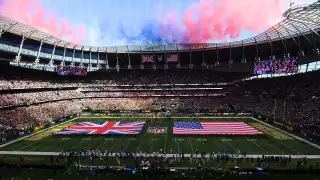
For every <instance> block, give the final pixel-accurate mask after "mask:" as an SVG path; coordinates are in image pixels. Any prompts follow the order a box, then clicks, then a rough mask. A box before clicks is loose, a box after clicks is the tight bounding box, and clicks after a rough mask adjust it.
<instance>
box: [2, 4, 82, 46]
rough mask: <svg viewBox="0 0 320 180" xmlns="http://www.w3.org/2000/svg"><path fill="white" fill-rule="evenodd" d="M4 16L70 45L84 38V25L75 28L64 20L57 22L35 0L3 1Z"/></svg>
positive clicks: (52, 15)
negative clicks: (66, 41) (68, 42)
mask: <svg viewBox="0 0 320 180" xmlns="http://www.w3.org/2000/svg"><path fill="white" fill-rule="evenodd" d="M0 12H1V14H3V15H4V16H6V17H8V18H11V19H14V20H16V21H19V22H22V23H24V24H27V25H29V26H31V27H34V28H37V29H40V30H42V31H44V32H47V33H49V34H50V35H53V36H54V37H57V38H63V39H68V40H69V41H70V42H72V43H81V42H82V41H83V40H84V37H85V28H84V25H82V24H80V25H78V27H77V33H76V32H75V30H74V29H75V28H73V26H72V25H71V24H70V23H69V22H68V21H67V20H66V19H62V20H60V21H59V20H58V19H57V18H56V16H55V14H54V13H53V12H48V9H46V8H45V7H44V6H43V4H41V3H40V2H39V1H37V0H4V1H3V4H2V6H1V7H0Z"/></svg>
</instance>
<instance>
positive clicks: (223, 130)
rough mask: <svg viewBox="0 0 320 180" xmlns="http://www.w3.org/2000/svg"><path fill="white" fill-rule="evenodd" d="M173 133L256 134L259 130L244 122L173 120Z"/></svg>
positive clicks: (259, 132)
mask: <svg viewBox="0 0 320 180" xmlns="http://www.w3.org/2000/svg"><path fill="white" fill-rule="evenodd" d="M173 134H222V135H223V134H228V135H257V134H263V133H262V132H261V131H259V130H257V129H255V128H253V127H251V126H249V125H248V124H246V123H244V122H199V121H198V122H194V121H193V122H192V121H189V122H187V121H186V122H175V123H174V125H173Z"/></svg>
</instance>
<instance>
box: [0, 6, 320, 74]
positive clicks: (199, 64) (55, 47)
mask: <svg viewBox="0 0 320 180" xmlns="http://www.w3.org/2000/svg"><path fill="white" fill-rule="evenodd" d="M283 16H284V18H283V20H282V21H281V22H279V23H278V24H276V25H274V26H273V27H271V28H269V29H268V30H266V31H265V32H263V33H261V34H259V35H257V36H255V37H252V38H249V39H245V40H241V41H235V42H227V43H212V44H151V45H128V46H105V47H97V46H84V45H80V44H72V43H70V42H67V41H64V40H61V39H58V38H56V37H53V36H51V35H50V34H46V33H45V32H43V31H41V30H39V29H35V28H31V27H29V26H27V25H25V24H22V23H19V22H16V21H14V20H12V19H9V18H7V17H4V16H1V17H0V23H1V26H0V30H1V31H0V34H1V38H0V51H2V52H5V54H6V55H5V58H4V59H5V60H9V61H11V64H12V65H17V66H23V67H29V68H34V69H41V70H47V71H56V70H57V66H71V67H72V66H75V67H79V66H80V67H84V68H86V69H87V71H97V70H101V69H107V70H108V69H110V70H112V69H114V70H118V71H119V70H122V69H136V68H137V69H154V70H155V69H171V68H190V69H192V68H205V69H216V70H224V71H231V72H238V71H242V72H252V71H253V62H257V61H262V60H280V59H283V58H290V57H295V58H296V57H299V58H297V59H299V61H298V62H299V63H300V64H303V63H306V61H308V62H310V61H316V60H317V55H318V54H319V49H318V47H319V46H320V34H319V30H320V29H319V27H320V2H319V1H318V2H315V3H314V4H311V5H306V6H297V7H292V8H290V9H289V10H287V11H286V12H285V13H284V14H283ZM172 56H173V57H175V58H174V59H170V58H171V57H172ZM306 56H307V58H304V57H306ZM170 60H171V61H170Z"/></svg>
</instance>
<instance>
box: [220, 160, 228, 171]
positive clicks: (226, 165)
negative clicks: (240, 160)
mask: <svg viewBox="0 0 320 180" xmlns="http://www.w3.org/2000/svg"><path fill="white" fill-rule="evenodd" d="M220 161H221V160H220ZM228 165H229V161H228V162H227V165H226V167H225V168H224V170H226V169H227V168H228Z"/></svg>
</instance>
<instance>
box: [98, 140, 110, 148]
mask: <svg viewBox="0 0 320 180" xmlns="http://www.w3.org/2000/svg"><path fill="white" fill-rule="evenodd" d="M107 142H108V140H105V142H104V143H103V144H101V145H100V146H99V148H98V149H100V148H101V147H102V146H104V145H105V144H106V143H107Z"/></svg>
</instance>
